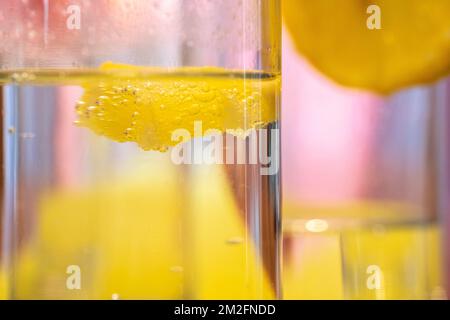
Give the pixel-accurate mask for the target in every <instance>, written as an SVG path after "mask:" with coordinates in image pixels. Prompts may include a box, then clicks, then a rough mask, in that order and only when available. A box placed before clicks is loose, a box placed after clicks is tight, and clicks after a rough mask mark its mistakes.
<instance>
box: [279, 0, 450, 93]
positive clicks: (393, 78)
mask: <svg viewBox="0 0 450 320" xmlns="http://www.w3.org/2000/svg"><path fill="white" fill-rule="evenodd" d="M283 15H284V21H285V23H286V26H287V28H288V30H289V31H290V33H291V35H292V37H293V40H294V42H295V46H296V48H297V49H298V51H299V52H301V53H302V54H303V55H304V56H305V57H306V58H307V59H309V61H310V62H311V63H312V64H313V65H314V66H315V67H316V68H318V69H319V70H320V71H321V72H323V73H324V74H326V75H327V76H329V77H330V78H332V79H334V80H335V81H337V82H338V83H340V84H343V85H348V86H354V87H359V88H365V89H370V90H373V91H377V92H380V93H390V92H392V91H395V90H397V89H400V88H402V87H405V86H410V85H415V84H422V83H428V82H431V81H433V80H436V79H437V78H439V77H440V76H443V75H445V74H447V73H448V72H449V71H450V1H448V0H433V1H423V0H395V1H392V0H373V1H365V0H345V1H342V0H314V1H311V0H285V1H284V3H283Z"/></svg>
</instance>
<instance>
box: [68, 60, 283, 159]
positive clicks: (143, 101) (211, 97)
mask: <svg viewBox="0 0 450 320" xmlns="http://www.w3.org/2000/svg"><path fill="white" fill-rule="evenodd" d="M100 71H105V72H108V73H106V75H105V76H103V77H100V78H94V79H91V80H90V81H88V82H85V83H84V84H83V89H84V94H83V96H82V98H81V100H80V101H79V102H78V104H77V113H78V120H77V124H79V125H80V126H84V127H87V128H90V129H91V130H93V131H94V132H96V133H97V134H100V135H104V136H106V137H108V138H110V139H112V140H114V141H118V142H126V141H131V142H136V143H137V144H138V145H139V146H140V147H141V148H142V149H144V150H160V151H165V150H166V149H167V148H168V147H170V146H174V145H176V144H177V143H178V142H179V141H176V140H174V139H172V133H173V132H174V131H175V130H177V129H186V130H188V131H189V132H190V134H191V136H192V137H194V136H196V135H202V134H203V133H204V132H205V131H207V130H209V129H218V130H221V131H225V130H227V129H233V130H236V129H250V128H253V127H255V126H258V125H263V124H266V123H269V122H272V121H274V120H276V112H277V110H276V107H277V106H275V104H274V101H276V95H277V94H278V92H279V87H280V80H279V78H278V77H274V76H271V75H267V74H262V73H257V72H250V73H241V72H232V71H228V70H225V69H220V68H212V67H199V68H194V67H187V68H179V69H172V70H167V69H162V68H143V67H136V66H130V65H123V64H114V63H110V62H108V63H104V64H103V65H102V66H101V67H100ZM124 72H126V74H124ZM108 74H110V75H111V76H108ZM118 74H120V75H121V76H120V77H119V76H117V75H118ZM124 75H125V76H124ZM196 121H201V125H202V132H201V133H198V132H194V123H195V122H196Z"/></svg>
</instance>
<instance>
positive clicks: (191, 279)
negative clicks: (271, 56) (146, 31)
mask: <svg viewBox="0 0 450 320" xmlns="http://www.w3.org/2000/svg"><path fill="white" fill-rule="evenodd" d="M0 83H1V90H2V92H3V96H4V112H5V114H4V118H5V126H6V128H7V131H6V135H7V137H6V140H5V141H6V143H7V145H8V147H9V148H11V150H12V151H11V153H10V154H9V156H8V158H7V159H5V165H6V166H7V168H8V170H7V172H8V174H7V176H6V177H5V180H6V181H5V182H6V183H7V185H11V186H14V187H13V188H12V189H11V190H10V191H9V192H8V193H7V196H6V199H5V201H6V207H7V208H8V210H7V211H6V215H7V216H8V217H10V219H9V220H8V219H7V222H8V223H9V227H10V228H11V230H12V233H11V234H10V238H9V241H10V243H9V246H10V247H9V248H10V250H11V251H9V252H10V255H9V256H8V260H7V261H8V268H7V270H6V275H7V279H8V282H9V283H8V289H9V290H8V291H9V293H8V297H9V298H33V299H36V298H44V299H46V298H56V299H58V298H69V299H72V298H74V299H76V298H101V299H127V298H152V299H178V298H210V299H212V298H233V299H241V298H274V297H276V296H278V295H279V288H278V279H277V277H278V272H279V268H278V265H277V263H278V259H277V255H278V245H277V233H276V230H277V219H278V215H279V212H278V204H277V203H278V193H277V192H274V189H273V188H274V187H275V186H276V185H277V184H278V183H279V181H278V180H279V175H278V173H276V174H273V175H262V174H260V172H259V169H260V168H261V166H262V164H261V163H260V162H259V161H258V162H256V163H249V162H245V163H237V162H236V161H234V162H233V161H226V162H221V163H215V162H214V161H212V162H209V163H202V162H200V163H196V164H181V165H179V164H176V163H174V161H173V157H172V154H171V153H172V151H173V149H174V147H175V146H178V145H179V144H180V143H184V144H191V143H192V144H193V145H194V144H203V145H205V146H206V145H208V143H209V142H210V137H208V136H207V135H206V136H203V135H199V134H195V132H194V124H195V122H200V123H201V124H202V126H203V129H204V131H206V130H208V129H215V130H217V131H219V132H222V133H223V137H224V139H225V138H227V139H230V137H229V136H230V134H229V133H225V132H228V131H227V129H233V130H240V131H239V132H241V134H240V135H234V136H231V140H234V141H236V142H238V141H244V143H243V144H242V143H241V144H239V143H236V144H235V146H238V145H241V146H242V145H243V146H246V148H249V149H250V148H253V146H251V143H249V139H248V137H249V132H250V131H251V130H252V129H253V130H259V131H264V130H266V129H269V128H270V129H271V130H268V131H267V135H268V137H269V140H270V139H272V140H274V139H275V141H276V139H278V138H277V135H275V136H274V135H273V134H272V132H276V130H277V126H278V111H279V99H280V97H279V89H280V79H279V75H277V74H266V73H259V72H256V71H255V72H253V71H247V72H243V71H238V70H236V71H235V70H226V69H219V68H206V67H205V68H180V69H162V68H140V67H133V66H126V65H117V64H112V63H106V64H104V65H103V66H102V67H100V68H99V69H92V70H50V69H49V70H45V69H40V70H18V71H11V72H4V73H2V74H1V75H0ZM179 129H184V130H187V131H188V132H189V133H192V139H191V140H189V141H184V142H180V141H179V140H174V139H172V138H173V137H172V133H173V132H174V131H176V130H179ZM257 141H259V142H261V141H262V140H261V139H258V140H257ZM273 145H274V144H269V145H268V148H269V150H268V152H269V153H270V155H271V156H274V155H275V154H277V150H273V148H272V147H271V146H273ZM276 145H277V146H278V143H277V144H276ZM256 148H257V150H260V148H262V146H261V143H260V145H256ZM205 158H208V156H207V155H206V156H205ZM272 159H274V160H273V161H275V157H273V158H272ZM250 191H251V193H250ZM249 196H251V201H248V200H249V199H250V198H248V197H249ZM11 219H14V222H13V220H11ZM258 221H261V222H258Z"/></svg>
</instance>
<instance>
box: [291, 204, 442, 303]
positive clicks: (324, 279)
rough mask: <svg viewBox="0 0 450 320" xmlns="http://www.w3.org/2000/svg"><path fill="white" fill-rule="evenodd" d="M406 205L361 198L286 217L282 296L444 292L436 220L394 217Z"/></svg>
mask: <svg viewBox="0 0 450 320" xmlns="http://www.w3.org/2000/svg"><path fill="white" fill-rule="evenodd" d="M291 209H292V208H291ZM303 209H304V208H303ZM405 209H406V207H405V206H401V205H398V204H390V203H376V204H359V205H348V206H343V207H342V208H335V209H326V210H321V213H322V214H319V213H318V212H316V213H317V215H316V216H315V217H316V218H315V219H299V218H288V219H286V220H285V222H284V230H283V241H284V265H283V289H284V297H285V298H287V299H376V300H384V299H442V298H445V293H444V291H443V289H442V288H443V276H442V270H441V263H442V261H441V256H442V255H441V246H440V230H439V227H438V225H437V224H436V223H433V222H429V221H428V222H427V221H420V220H418V221H416V222H407V221H400V220H398V219H397V220H396V219H395V218H396V217H397V218H398V217H401V216H402V215H403V214H404V213H405V212H404V210H405ZM297 210H298V211H297V214H298V213H299V212H301V211H302V210H301V209H300V208H297ZM325 212H326V213H325ZM291 213H292V214H293V215H295V214H294V213H293V212H291ZM324 213H325V214H324ZM410 213H411V212H410ZM288 215H289V212H288ZM352 217H353V218H352ZM357 217H359V220H357V219H356V218H357ZM377 220H378V222H377Z"/></svg>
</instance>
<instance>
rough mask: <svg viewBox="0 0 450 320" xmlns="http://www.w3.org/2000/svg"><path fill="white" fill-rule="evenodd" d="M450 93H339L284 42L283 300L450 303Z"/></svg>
mask: <svg viewBox="0 0 450 320" xmlns="http://www.w3.org/2000/svg"><path fill="white" fill-rule="evenodd" d="M449 92H450V91H449V81H448V80H446V79H444V80H441V81H439V82H437V83H433V84H430V85H427V86H419V87H414V88H410V89H405V90H401V91H400V92H398V93H395V94H392V95H390V96H385V97H383V96H379V95H375V94H371V93H368V92H364V91H360V90H354V89H348V88H344V87H341V86H339V85H336V84H334V83H332V82H331V80H328V79H327V78H325V76H323V75H321V74H319V73H318V72H317V71H316V70H315V69H314V68H313V67H311V66H310V65H309V63H308V62H307V61H306V60H305V59H304V58H302V57H301V56H300V55H299V54H298V53H297V51H296V50H295V49H294V48H293V45H292V43H291V40H290V37H289V34H288V33H284V34H283V109H282V119H283V122H282V130H283V131H282V133H283V144H282V152H283V158H282V159H283V163H282V164H283V246H284V247H283V249H284V253H283V287H284V297H285V298H287V299H342V298H345V299H433V298H435V299H441V298H445V297H446V294H445V291H444V288H445V285H444V281H445V279H444V274H443V271H444V269H443V263H444V255H443V253H444V251H443V249H442V227H443V225H442V223H443V220H442V219H443V216H444V215H445V214H446V201H447V200H448V195H447V194H445V190H446V189H445V188H446V185H447V184H448V176H446V172H447V171H448V170H447V167H448V164H449V162H448V155H447V153H446V148H447V143H448V137H449V135H448V134H449V131H448V125H449V123H448V121H449V119H450V118H449V117H448V109H449V108H450V99H449Z"/></svg>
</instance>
